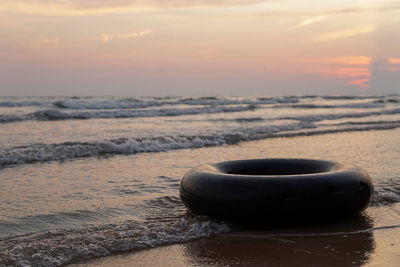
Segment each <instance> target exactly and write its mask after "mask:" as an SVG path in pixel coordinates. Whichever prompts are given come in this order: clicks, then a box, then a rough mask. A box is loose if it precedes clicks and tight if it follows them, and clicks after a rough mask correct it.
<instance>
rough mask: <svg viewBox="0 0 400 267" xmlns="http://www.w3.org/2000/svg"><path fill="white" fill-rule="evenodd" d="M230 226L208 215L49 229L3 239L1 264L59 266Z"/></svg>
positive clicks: (185, 240) (182, 239) (188, 237)
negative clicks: (82, 227)
mask: <svg viewBox="0 0 400 267" xmlns="http://www.w3.org/2000/svg"><path fill="white" fill-rule="evenodd" d="M229 230H230V226H229V225H227V224H225V223H223V222H219V221H214V220H209V219H207V218H205V217H200V216H196V217H195V216H190V215H183V216H182V215H180V214H179V216H177V215H175V216H173V217H172V218H170V219H169V220H163V219H162V218H160V220H157V219H155V220H151V221H146V222H140V223H139V222H137V221H127V222H124V223H120V224H110V225H105V226H101V227H89V228H87V229H82V230H59V231H50V232H47V233H45V234H41V235H36V236H33V237H25V238H15V239H8V240H5V241H2V242H1V241H0V251H1V254H0V265H1V266H60V265H65V264H69V263H74V262H77V261H81V260H87V259H91V258H95V257H102V256H107V255H110V254H117V253H121V252H127V251H130V252H132V251H137V250H142V249H146V248H152V247H158V246H162V245H167V244H176V243H182V242H187V241H190V240H194V239H198V238H204V237H209V236H210V235H214V234H218V233H222V232H227V231H229Z"/></svg>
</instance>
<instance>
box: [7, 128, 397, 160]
mask: <svg viewBox="0 0 400 267" xmlns="http://www.w3.org/2000/svg"><path fill="white" fill-rule="evenodd" d="M399 127H400V123H399V122H393V123H387V124H380V123H377V124H374V125H369V124H367V125H363V124H361V125H351V126H344V127H339V128H334V129H320V128H318V127H317V126H316V125H315V124H313V123H310V122H299V123H291V124H284V125H276V126H261V127H254V128H247V127H239V128H236V129H232V130H231V131H230V132H215V133H210V134H208V135H177V136H160V137H148V138H132V139H129V138H119V139H114V140H105V141H99V142H65V143H60V144H43V143H39V144H33V145H29V146H21V147H11V148H7V149H5V150H3V151H0V166H1V167H6V166H9V165H18V164H27V163H34V162H47V161H63V160H68V159H74V158H84V157H96V156H106V155H115V154H119V155H131V154H137V153H146V152H162V151H169V150H176V149H187V148H201V147H210V146H221V145H232V144H238V143H240V142H244V141H254V140H261V139H266V138H273V137H294V136H305V135H318V134H328V133H338V132H350V131H368V130H386V129H395V128H399Z"/></svg>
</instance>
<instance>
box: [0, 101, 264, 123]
mask: <svg viewBox="0 0 400 267" xmlns="http://www.w3.org/2000/svg"><path fill="white" fill-rule="evenodd" d="M256 108H257V107H256V106H254V105H246V106H234V107H229V106H220V107H201V108H181V109H178V108H168V109H138V110H106V111H72V112H68V111H63V110H56V109H46V110H39V111H36V112H33V113H29V114H23V115H17V114H8V115H0V123H8V122H17V121H25V120H33V119H36V120H44V121H52V120H79V119H111V118H138V117H142V118H143V117H165V116H184V115H197V114H212V113H229V112H241V111H249V110H254V109H256Z"/></svg>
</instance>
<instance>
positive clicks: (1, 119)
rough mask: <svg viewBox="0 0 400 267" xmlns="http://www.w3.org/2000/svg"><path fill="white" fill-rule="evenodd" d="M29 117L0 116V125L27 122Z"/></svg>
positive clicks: (15, 115)
mask: <svg viewBox="0 0 400 267" xmlns="http://www.w3.org/2000/svg"><path fill="white" fill-rule="evenodd" d="M29 119H30V116H27V115H17V114H0V123H7V122H17V121H25V120H29Z"/></svg>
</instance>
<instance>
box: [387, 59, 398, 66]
mask: <svg viewBox="0 0 400 267" xmlns="http://www.w3.org/2000/svg"><path fill="white" fill-rule="evenodd" d="M387 61H388V62H389V63H390V64H392V65H400V58H398V57H390V58H388V60H387Z"/></svg>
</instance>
